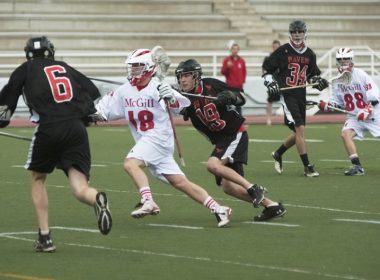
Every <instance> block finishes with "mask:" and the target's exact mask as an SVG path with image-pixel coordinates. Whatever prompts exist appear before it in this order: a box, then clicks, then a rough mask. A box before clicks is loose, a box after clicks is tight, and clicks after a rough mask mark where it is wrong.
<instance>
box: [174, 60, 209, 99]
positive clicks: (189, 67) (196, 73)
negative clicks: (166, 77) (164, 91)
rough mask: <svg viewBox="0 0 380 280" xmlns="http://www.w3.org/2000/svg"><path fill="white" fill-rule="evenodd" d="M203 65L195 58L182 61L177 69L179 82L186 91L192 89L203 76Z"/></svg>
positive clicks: (176, 74) (176, 73)
mask: <svg viewBox="0 0 380 280" xmlns="http://www.w3.org/2000/svg"><path fill="white" fill-rule="evenodd" d="M202 74H203V73H202V67H201V65H200V64H199V63H198V62H197V61H196V60H195V59H188V60H186V61H181V62H180V63H179V64H178V66H177V69H176V70H175V76H176V77H177V83H178V85H179V87H180V89H181V90H182V91H184V92H190V91H192V90H193V89H194V88H195V87H196V86H197V84H198V83H199V81H200V80H201V78H202Z"/></svg>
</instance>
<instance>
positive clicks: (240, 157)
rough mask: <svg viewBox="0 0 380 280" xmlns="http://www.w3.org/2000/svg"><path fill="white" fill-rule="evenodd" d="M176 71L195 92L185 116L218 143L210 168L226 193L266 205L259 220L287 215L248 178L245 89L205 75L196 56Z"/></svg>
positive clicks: (189, 90) (181, 86) (185, 88)
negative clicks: (239, 109)
mask: <svg viewBox="0 0 380 280" xmlns="http://www.w3.org/2000/svg"><path fill="white" fill-rule="evenodd" d="M175 75H176V77H177V82H178V86H179V89H180V90H181V91H182V92H183V93H184V94H185V93H190V94H191V95H187V97H188V98H189V99H190V101H191V104H190V106H189V107H187V108H186V109H184V110H183V111H182V114H183V115H184V119H185V120H186V119H190V120H191V122H192V124H193V126H194V127H195V128H196V129H197V130H198V131H199V132H200V133H201V134H203V135H205V136H206V138H207V139H208V140H209V141H210V142H211V143H212V144H213V145H215V147H214V150H213V151H212V153H211V155H210V157H209V159H208V161H207V169H208V171H209V172H211V173H212V174H214V175H215V179H216V183H217V185H219V186H222V188H223V191H224V192H225V193H226V194H228V195H231V196H233V197H235V198H238V199H240V200H243V201H246V202H249V203H253V205H254V206H255V207H259V206H260V205H263V206H264V210H263V212H262V213H261V214H260V215H258V216H255V218H254V219H255V220H256V221H265V220H269V219H271V218H275V217H280V216H283V215H284V214H285V212H286V210H285V208H284V207H283V205H282V204H281V203H277V202H274V201H272V200H270V199H268V198H266V197H265V196H264V193H265V188H264V187H262V186H260V185H257V184H252V183H251V182H249V181H248V180H247V179H246V178H244V169H243V164H247V158H248V156H247V155H248V135H247V131H246V129H245V126H244V121H245V119H244V118H243V117H242V116H241V115H240V114H239V113H238V112H237V111H236V110H235V109H234V108H235V107H234V106H242V105H244V104H245V98H244V96H243V93H242V92H240V91H239V90H238V89H235V88H232V87H229V86H228V85H227V84H226V83H224V82H222V81H220V80H218V79H214V78H202V67H201V65H200V64H199V63H198V62H197V61H196V60H194V59H189V60H186V61H182V62H180V63H179V65H178V67H177V68H176V70H175ZM185 95H186V94H185ZM212 98H213V99H212Z"/></svg>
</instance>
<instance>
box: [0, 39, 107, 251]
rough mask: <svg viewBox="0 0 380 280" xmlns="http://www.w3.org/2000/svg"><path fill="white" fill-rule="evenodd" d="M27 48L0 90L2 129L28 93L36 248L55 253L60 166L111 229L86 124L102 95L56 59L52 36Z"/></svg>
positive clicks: (101, 222) (76, 191) (80, 197)
mask: <svg viewBox="0 0 380 280" xmlns="http://www.w3.org/2000/svg"><path fill="white" fill-rule="evenodd" d="M24 51H25V55H26V58H27V61H26V62H24V63H23V64H21V65H20V66H19V67H18V68H17V69H16V70H14V71H13V73H12V74H11V77H10V78H9V81H8V84H6V85H5V86H4V88H3V89H2V90H1V93H0V127H5V126H7V125H8V124H9V120H10V118H11V116H12V114H13V113H14V111H15V110H16V107H17V101H18V99H19V97H20V95H24V98H25V103H26V104H27V106H28V107H29V109H30V112H31V120H32V121H33V122H35V123H37V127H36V128H35V130H34V135H33V139H32V143H31V144H30V147H29V152H28V158H27V161H26V164H25V169H27V170H30V171H31V174H32V200H33V204H34V208H35V211H36V215H37V222H38V226H39V231H38V239H37V241H36V242H35V245H34V249H35V250H36V251H37V252H54V251H55V250H56V248H55V246H54V244H53V241H52V239H51V236H50V230H49V215H48V193H47V190H46V179H47V175H48V174H49V173H51V172H53V170H54V169H55V168H58V169H62V170H63V171H64V172H65V174H66V176H67V177H68V180H69V183H70V186H71V189H72V191H73V193H74V196H75V197H76V198H77V199H78V200H79V201H80V202H82V203H85V204H87V205H90V206H93V207H94V208H95V212H96V215H97V222H98V227H99V230H100V232H101V233H102V234H108V233H109V231H110V230H111V226H112V218H111V213H110V211H109V209H108V199H107V196H106V194H105V193H104V192H98V191H97V190H96V189H94V188H92V187H90V186H89V185H88V180H89V178H90V168H91V154H90V146H89V141H88V135H87V130H86V127H85V122H87V121H88V117H89V115H91V114H93V113H95V112H96V110H95V106H94V102H93V101H94V100H95V99H97V98H98V97H100V94H99V91H98V89H97V88H96V87H95V85H94V84H93V83H92V82H91V81H90V80H89V79H88V78H87V77H85V76H84V75H83V74H81V73H80V72H78V71H77V70H75V69H74V68H72V67H70V66H69V65H67V64H66V63H65V62H63V61H56V60H55V59H54V53H55V49H54V46H53V44H52V43H51V42H50V41H49V40H48V39H47V38H46V37H44V36H42V37H35V38H30V39H29V40H28V41H27V43H26V46H25V48H24Z"/></svg>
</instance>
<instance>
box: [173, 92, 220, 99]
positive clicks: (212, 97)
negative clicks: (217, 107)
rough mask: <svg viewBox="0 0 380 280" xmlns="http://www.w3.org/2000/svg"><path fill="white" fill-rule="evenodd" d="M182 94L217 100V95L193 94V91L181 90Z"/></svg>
mask: <svg viewBox="0 0 380 280" xmlns="http://www.w3.org/2000/svg"><path fill="white" fill-rule="evenodd" d="M180 93H181V94H182V95H185V96H192V97H198V98H204V99H211V100H217V99H218V98H216V97H215V96H206V95H201V94H193V93H187V92H180Z"/></svg>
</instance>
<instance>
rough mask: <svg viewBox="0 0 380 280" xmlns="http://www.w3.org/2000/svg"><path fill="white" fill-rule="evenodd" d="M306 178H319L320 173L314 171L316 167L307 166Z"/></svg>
mask: <svg viewBox="0 0 380 280" xmlns="http://www.w3.org/2000/svg"><path fill="white" fill-rule="evenodd" d="M304 174H305V176H306V177H318V176H319V173H318V172H317V171H315V170H314V165H308V166H305V173H304Z"/></svg>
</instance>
